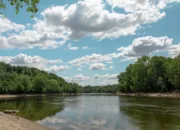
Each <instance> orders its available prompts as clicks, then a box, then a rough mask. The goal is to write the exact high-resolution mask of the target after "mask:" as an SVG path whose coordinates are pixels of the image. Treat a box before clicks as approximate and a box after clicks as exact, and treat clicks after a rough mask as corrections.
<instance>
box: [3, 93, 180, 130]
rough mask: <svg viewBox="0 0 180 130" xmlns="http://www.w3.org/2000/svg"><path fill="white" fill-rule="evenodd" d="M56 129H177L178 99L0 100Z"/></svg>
mask: <svg viewBox="0 0 180 130" xmlns="http://www.w3.org/2000/svg"><path fill="white" fill-rule="evenodd" d="M5 109H18V110H20V113H19V114H18V115H19V116H21V117H24V118H27V119H30V120H33V121H36V122H37V123H39V124H42V125H44V126H48V127H50V128H53V129H57V130H180V99H166V98H145V97H120V96H111V95H82V96H67V97H52V96H51V97H36V98H35V97H32V98H17V99H8V100H7V99H6V100H0V111H2V110H5Z"/></svg>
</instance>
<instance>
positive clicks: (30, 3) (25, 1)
mask: <svg viewBox="0 0 180 130" xmlns="http://www.w3.org/2000/svg"><path fill="white" fill-rule="evenodd" d="M39 1H40V0H8V1H7V2H4V1H3V0H0V11H1V13H3V11H5V9H6V8H7V4H10V5H11V6H14V7H15V10H16V14H18V13H19V10H20V9H21V8H23V7H24V6H25V7H26V11H27V12H30V13H33V15H32V17H33V16H34V14H35V13H36V12H37V11H38V8H37V4H38V3H39Z"/></svg>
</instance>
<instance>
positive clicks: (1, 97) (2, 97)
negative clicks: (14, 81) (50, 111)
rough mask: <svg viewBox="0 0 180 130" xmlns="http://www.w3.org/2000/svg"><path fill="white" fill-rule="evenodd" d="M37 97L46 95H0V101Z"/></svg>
mask: <svg viewBox="0 0 180 130" xmlns="http://www.w3.org/2000/svg"><path fill="white" fill-rule="evenodd" d="M37 96H46V94H20V95H0V99H6V98H17V97H37Z"/></svg>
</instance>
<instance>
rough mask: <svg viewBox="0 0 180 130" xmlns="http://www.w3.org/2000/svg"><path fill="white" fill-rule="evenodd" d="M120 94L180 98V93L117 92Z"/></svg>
mask: <svg viewBox="0 0 180 130" xmlns="http://www.w3.org/2000/svg"><path fill="white" fill-rule="evenodd" d="M117 95H120V96H140V97H162V98H163V97H164V98H180V93H117Z"/></svg>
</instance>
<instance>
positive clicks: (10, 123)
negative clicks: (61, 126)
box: [0, 112, 51, 130]
mask: <svg viewBox="0 0 180 130" xmlns="http://www.w3.org/2000/svg"><path fill="white" fill-rule="evenodd" d="M0 130H51V129H50V128H46V127H44V126H41V125H39V124H37V123H35V122H33V121H29V120H26V119H24V118H21V117H17V116H14V115H8V114H4V113H2V112H0Z"/></svg>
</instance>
